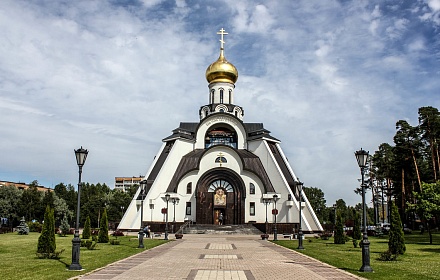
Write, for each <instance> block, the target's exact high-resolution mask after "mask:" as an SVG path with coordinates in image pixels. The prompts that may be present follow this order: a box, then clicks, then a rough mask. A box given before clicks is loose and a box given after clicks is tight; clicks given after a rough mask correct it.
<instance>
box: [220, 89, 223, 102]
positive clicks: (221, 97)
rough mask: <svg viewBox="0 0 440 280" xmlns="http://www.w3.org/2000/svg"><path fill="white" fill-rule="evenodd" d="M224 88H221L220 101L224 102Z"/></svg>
mask: <svg viewBox="0 0 440 280" xmlns="http://www.w3.org/2000/svg"><path fill="white" fill-rule="evenodd" d="M223 92H224V90H223V89H220V103H223Z"/></svg>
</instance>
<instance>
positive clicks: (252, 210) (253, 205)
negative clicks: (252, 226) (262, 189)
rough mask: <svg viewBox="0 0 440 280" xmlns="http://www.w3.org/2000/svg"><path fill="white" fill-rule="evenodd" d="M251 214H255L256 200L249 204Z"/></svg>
mask: <svg viewBox="0 0 440 280" xmlns="http://www.w3.org/2000/svg"><path fill="white" fill-rule="evenodd" d="M249 215H251V216H255V202H250V204H249Z"/></svg>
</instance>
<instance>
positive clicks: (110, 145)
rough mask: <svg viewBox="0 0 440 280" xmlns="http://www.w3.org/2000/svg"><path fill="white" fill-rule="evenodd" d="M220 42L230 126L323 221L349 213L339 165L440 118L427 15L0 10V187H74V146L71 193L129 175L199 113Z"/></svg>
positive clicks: (348, 170)
mask: <svg viewBox="0 0 440 280" xmlns="http://www.w3.org/2000/svg"><path fill="white" fill-rule="evenodd" d="M220 28H225V29H226V31H227V32H228V33H229V35H227V36H226V37H225V41H226V44H225V55H226V58H227V59H228V60H229V61H230V62H232V63H233V64H234V65H235V66H236V67H237V69H238V71H239V78H238V81H237V83H236V90H235V103H236V104H237V105H240V106H242V107H243V108H244V109H245V121H246V122H263V123H264V124H265V127H266V128H267V129H268V130H270V131H271V134H272V135H273V136H275V137H277V138H278V139H280V140H281V141H282V143H281V145H282V147H283V149H284V152H285V154H286V155H287V157H288V158H289V161H290V163H291V165H292V167H293V169H294V171H295V172H296V173H297V175H298V177H299V178H300V179H301V180H302V181H304V183H305V185H306V186H314V187H318V188H321V189H322V190H323V191H324V193H325V197H326V199H327V204H328V205H332V204H333V203H334V201H335V200H336V199H338V198H343V199H344V200H345V201H346V202H347V204H349V205H354V204H356V203H358V202H360V197H359V196H358V195H356V194H355V193H354V192H353V190H354V189H355V188H356V187H358V185H359V183H358V181H357V179H358V178H359V177H360V172H359V168H358V166H357V163H356V160H355V157H354V151H356V150H358V149H359V148H361V147H362V148H364V149H365V150H369V151H370V153H374V151H375V150H376V149H377V147H378V146H379V145H380V144H381V143H384V142H387V143H392V139H393V136H394V133H395V123H396V121H397V120H400V119H405V120H407V121H409V122H410V123H411V124H412V125H416V124H417V109H418V108H419V107H422V106H433V107H436V108H440V98H439V92H440V63H439V62H440V37H439V33H440V32H439V30H440V0H413V1H410V0H400V1H397V0H393V1H392V0H387V1H384V0H370V1H362V0H353V1H351V0H340V1H335V0H326V1H322V0H304V1H275V0H274V1H267V0H266V1H252V0H241V1H236V0H224V1H220V0H219V1H206V0H193V1H161V0H143V1H142V0H137V1H134V0H133V1H130V0H121V1H116V0H113V1H111V0H100V1H91V0H85V1H81V0H76V1H69V0H65V1H61V0H52V1H50V0H33V1H32V0H26V1H25V0H3V1H2V5H1V6H0V30H2V31H1V32H0V112H1V116H0V131H1V143H2V145H1V148H0V155H1V161H0V180H6V181H12V182H26V183H29V182H31V181H33V180H38V182H39V183H40V184H41V185H44V186H47V187H53V186H55V185H56V184H58V183H60V182H64V183H66V184H68V183H71V184H76V183H77V180H78V179H77V178H78V167H77V165H76V161H75V156H74V152H73V150H74V149H77V148H79V147H80V146H83V147H84V148H87V149H88V150H89V156H88V158H87V162H86V164H85V166H84V170H83V180H84V181H88V182H91V183H98V182H101V183H106V184H108V185H109V186H111V187H113V185H114V177H115V176H139V175H145V173H146V171H147V170H148V168H149V166H150V164H151V162H152V160H153V157H154V156H155V155H156V153H157V151H158V150H159V148H160V146H161V139H163V138H165V137H167V136H168V135H170V134H171V130H173V129H174V128H176V127H178V125H179V122H181V121H185V122H197V121H198V120H199V117H198V110H199V108H200V106H202V105H205V104H207V103H208V84H207V82H206V80H205V70H206V68H207V66H208V65H209V64H210V63H212V62H213V61H215V60H216V59H217V57H218V54H219V42H218V40H219V37H218V35H216V32H217V31H218V30H219V29H220Z"/></svg>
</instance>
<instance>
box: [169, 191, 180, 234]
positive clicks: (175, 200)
mask: <svg viewBox="0 0 440 280" xmlns="http://www.w3.org/2000/svg"><path fill="white" fill-rule="evenodd" d="M179 200H180V198H178V197H173V198H171V202H172V203H173V207H174V215H173V232H175V229H176V204H179Z"/></svg>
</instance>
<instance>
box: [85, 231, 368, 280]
mask: <svg viewBox="0 0 440 280" xmlns="http://www.w3.org/2000/svg"><path fill="white" fill-rule="evenodd" d="M80 279H81V280H85V279H95V280H96V279H127V280H128V279H130V280H135V279H158V280H159V279H194V280H202V279H206V280H211V279H239V280H242V279H249V280H251V279H301V280H307V279H313V280H315V279H332V280H339V279H352V280H355V279H362V278H360V277H357V276H355V275H353V274H349V273H347V272H345V271H342V270H339V269H337V268H335V267H332V266H329V265H327V264H324V263H322V262H319V261H317V260H315V259H312V258H310V257H307V256H305V255H303V254H300V253H297V252H295V251H292V250H288V249H285V248H283V247H281V246H278V245H275V244H273V243H271V242H269V241H263V240H260V238H259V236H253V235H204V234H185V235H184V236H183V239H181V240H176V241H171V242H168V243H166V244H164V245H161V246H158V247H156V248H153V249H151V250H146V251H143V252H142V253H139V254H137V255H134V256H132V257H129V258H127V259H124V260H121V261H118V262H115V263H113V264H110V265H108V266H107V267H105V268H102V269H99V270H96V271H94V272H91V273H89V274H87V275H85V276H83V277H81V278H80Z"/></svg>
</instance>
